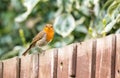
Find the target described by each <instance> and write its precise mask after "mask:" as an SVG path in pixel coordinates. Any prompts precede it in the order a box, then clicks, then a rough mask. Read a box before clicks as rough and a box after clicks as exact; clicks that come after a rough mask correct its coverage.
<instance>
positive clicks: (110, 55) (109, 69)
mask: <svg viewBox="0 0 120 78" xmlns="http://www.w3.org/2000/svg"><path fill="white" fill-rule="evenodd" d="M95 75H96V78H114V77H115V36H114V35H110V36H107V37H105V38H101V39H97V47H96V74H95Z"/></svg>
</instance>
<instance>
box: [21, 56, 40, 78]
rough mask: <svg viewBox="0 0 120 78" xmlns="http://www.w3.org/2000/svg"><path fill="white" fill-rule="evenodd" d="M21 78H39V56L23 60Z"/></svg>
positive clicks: (27, 57) (26, 57) (24, 57)
mask: <svg viewBox="0 0 120 78" xmlns="http://www.w3.org/2000/svg"><path fill="white" fill-rule="evenodd" d="M20 78H38V54H36V55H34V54H33V55H28V56H23V57H22V58H21V63H20Z"/></svg>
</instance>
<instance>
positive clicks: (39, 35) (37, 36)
mask: <svg viewBox="0 0 120 78" xmlns="http://www.w3.org/2000/svg"><path fill="white" fill-rule="evenodd" d="M44 35H45V32H44V31H41V32H39V33H38V34H37V35H36V36H35V37H34V38H33V40H32V43H35V42H36V41H38V40H40V39H41V38H42V37H43V36H44Z"/></svg>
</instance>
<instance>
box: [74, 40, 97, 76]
mask: <svg viewBox="0 0 120 78" xmlns="http://www.w3.org/2000/svg"><path fill="white" fill-rule="evenodd" d="M93 49H94V40H89V41H85V42H82V43H79V44H77V67H76V78H94V77H91V74H92V73H91V71H93V70H92V55H93V54H92V52H93V53H95V51H94V50H93ZM94 58H95V57H94Z"/></svg>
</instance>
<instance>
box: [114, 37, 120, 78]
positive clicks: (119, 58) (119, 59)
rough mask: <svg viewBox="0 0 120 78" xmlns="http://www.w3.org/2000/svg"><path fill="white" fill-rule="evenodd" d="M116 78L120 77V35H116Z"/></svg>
mask: <svg viewBox="0 0 120 78" xmlns="http://www.w3.org/2000/svg"><path fill="white" fill-rule="evenodd" d="M115 78H120V35H116V65H115Z"/></svg>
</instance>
